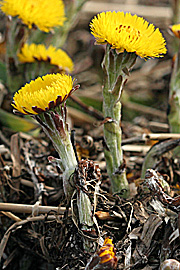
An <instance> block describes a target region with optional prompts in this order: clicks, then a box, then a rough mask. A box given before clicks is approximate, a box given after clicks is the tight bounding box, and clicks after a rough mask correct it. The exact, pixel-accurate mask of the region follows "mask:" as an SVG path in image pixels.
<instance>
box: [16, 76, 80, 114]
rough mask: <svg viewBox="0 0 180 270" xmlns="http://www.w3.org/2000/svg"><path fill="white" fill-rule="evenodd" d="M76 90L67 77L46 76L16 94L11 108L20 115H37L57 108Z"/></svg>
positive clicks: (33, 81) (70, 78) (69, 77)
mask: <svg viewBox="0 0 180 270" xmlns="http://www.w3.org/2000/svg"><path fill="white" fill-rule="evenodd" d="M77 88H78V86H75V87H73V80H72V77H71V76H69V75H65V74H59V73H57V74H48V75H46V76H43V77H42V78H41V77H39V78H37V79H36V80H32V81H31V82H30V83H27V84H26V85H25V86H23V87H22V88H21V89H20V90H19V91H18V92H16V93H15V95H14V98H13V102H12V106H13V107H14V108H15V109H16V110H17V111H19V112H20V113H22V114H39V113H42V112H45V111H48V110H50V109H53V108H55V107H56V106H59V105H60V104H61V103H62V102H64V101H65V100H66V99H67V98H68V96H69V95H70V94H71V93H72V91H75V90H76V89H77Z"/></svg>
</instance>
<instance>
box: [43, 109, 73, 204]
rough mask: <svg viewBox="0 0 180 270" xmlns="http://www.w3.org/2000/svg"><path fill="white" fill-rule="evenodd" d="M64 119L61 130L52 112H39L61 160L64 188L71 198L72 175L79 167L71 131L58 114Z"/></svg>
mask: <svg viewBox="0 0 180 270" xmlns="http://www.w3.org/2000/svg"><path fill="white" fill-rule="evenodd" d="M58 115H59V117H60V119H61V120H62V122H61V123H62V126H61V127H60V129H59V130H60V131H59V130H58V129H57V126H56V124H55V121H54V119H53V117H52V115H51V114H50V113H45V114H44V113H42V114H39V118H40V119H41V121H42V122H40V121H39V122H40V124H41V126H42V128H43V130H44V132H45V133H46V135H47V136H48V137H49V138H50V140H51V141H52V143H53V145H54V147H55V149H56V151H57V153H58V154H59V157H60V160H59V162H58V165H59V167H60V169H61V170H62V172H63V188H64V193H65V195H66V197H67V199H70V198H71V195H72V193H73V190H74V188H73V187H72V185H71V183H70V177H71V176H72V174H73V173H74V171H75V169H76V167H77V160H76V156H75V153H74V149H73V146H72V143H71V138H70V133H69V130H68V127H67V124H66V122H65V120H64V119H63V117H61V115H60V114H58Z"/></svg>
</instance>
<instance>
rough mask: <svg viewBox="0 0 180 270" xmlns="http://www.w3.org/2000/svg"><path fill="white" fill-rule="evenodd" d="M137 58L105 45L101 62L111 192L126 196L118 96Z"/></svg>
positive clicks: (126, 188) (106, 156) (106, 157)
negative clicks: (117, 51) (118, 52)
mask: <svg viewBox="0 0 180 270" xmlns="http://www.w3.org/2000/svg"><path fill="white" fill-rule="evenodd" d="M135 60H136V54H135V53H127V52H123V53H120V54H117V53H116V52H115V50H112V49H111V48H110V46H109V45H107V48H106V53H105V57H104V61H103V64H102V66H103V71H104V88H103V112H104V117H105V121H104V122H105V123H104V138H105V142H106V149H105V150H104V153H105V159H106V164H107V172H108V174H109V177H110V180H111V184H112V191H113V192H118V193H121V194H122V196H124V197H127V196H128V193H129V186H128V181H127V178H126V171H125V164H124V161H123V152H122V147H121V137H122V131H121V127H120V121H121V102H120V97H121V93H122V89H123V85H124V82H125V80H126V75H128V73H129V69H130V68H131V67H132V66H133V64H134V63H135Z"/></svg>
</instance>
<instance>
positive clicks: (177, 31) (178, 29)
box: [169, 24, 180, 38]
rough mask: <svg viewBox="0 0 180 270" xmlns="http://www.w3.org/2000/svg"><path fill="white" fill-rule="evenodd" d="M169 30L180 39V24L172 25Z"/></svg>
mask: <svg viewBox="0 0 180 270" xmlns="http://www.w3.org/2000/svg"><path fill="white" fill-rule="evenodd" d="M169 28H170V30H171V31H172V32H173V34H174V35H175V36H176V37H177V38H180V24H174V25H171V26H170V27H169Z"/></svg>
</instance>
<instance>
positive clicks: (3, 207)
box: [0, 203, 66, 215]
mask: <svg viewBox="0 0 180 270" xmlns="http://www.w3.org/2000/svg"><path fill="white" fill-rule="evenodd" d="M33 208H34V205H28V204H14V203H0V211H8V212H9V211H10V212H16V213H26V214H31V213H32V211H33ZM50 211H54V212H57V213H58V214H60V215H63V214H64V212H65V211H66V207H55V206H38V213H39V214H47V213H49V212H50Z"/></svg>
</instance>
